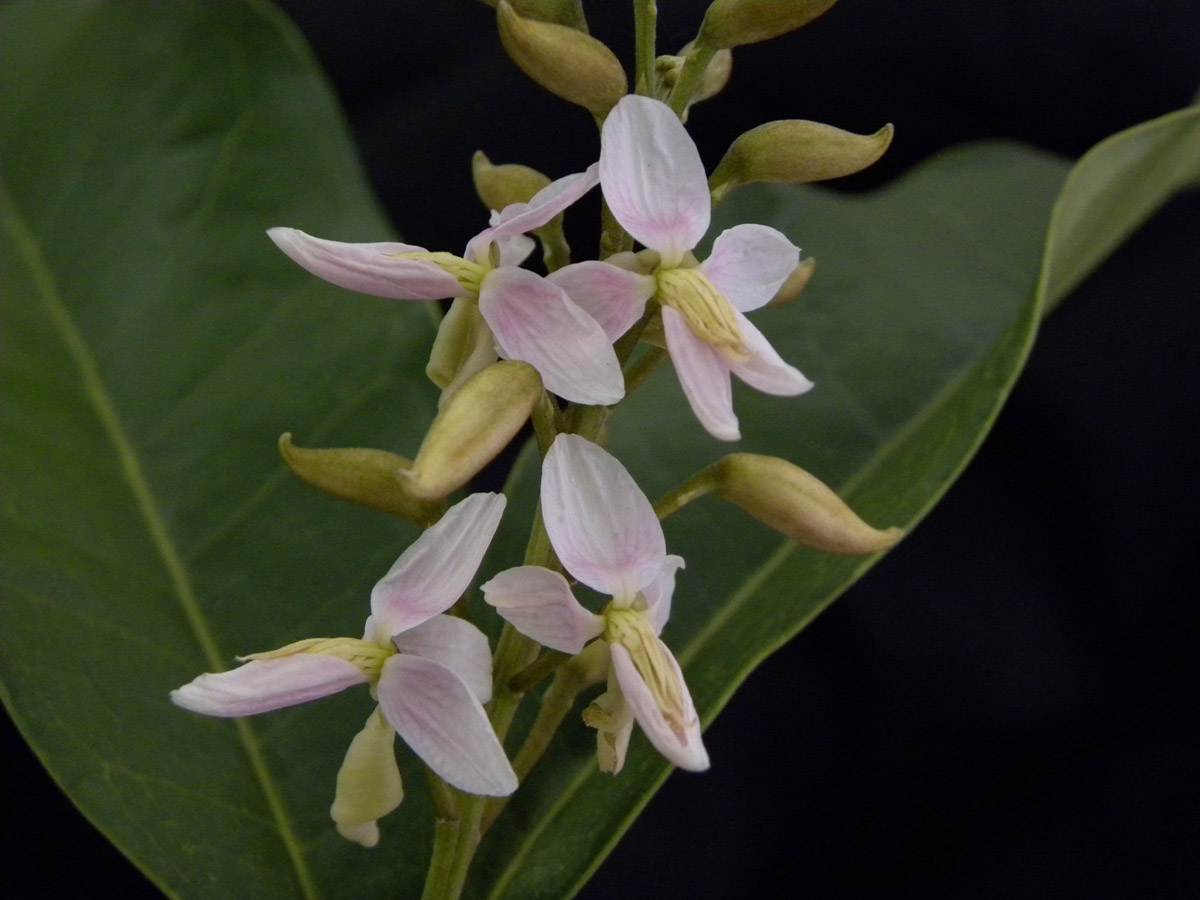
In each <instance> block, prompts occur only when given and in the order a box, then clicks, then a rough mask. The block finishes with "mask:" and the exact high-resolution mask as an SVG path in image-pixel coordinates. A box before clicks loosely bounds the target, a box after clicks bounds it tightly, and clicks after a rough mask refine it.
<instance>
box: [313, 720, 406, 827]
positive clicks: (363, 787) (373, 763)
mask: <svg viewBox="0 0 1200 900" xmlns="http://www.w3.org/2000/svg"><path fill="white" fill-rule="evenodd" d="M395 739H396V732H395V731H393V730H392V726H391V725H389V724H388V723H387V720H385V719H384V718H383V715H382V713H380V711H379V709H378V708H376V709H375V711H374V712H373V713H371V718H369V719H367V724H366V725H364V726H363V729H362V731H360V732H359V733H358V734H356V735H355V736H354V740H352V741H351V742H350V748H349V749H348V750H347V751H346V757H345V759H344V760H343V761H342V767H341V768H340V769H339V770H338V774H337V792H336V793H335V794H334V798H333V806H332V807H330V809H329V815H330V817H331V818H332V819H333V821H334V824H335V825H336V826H337V830H338V833H339V834H340V835H341V836H342V837H344V838H347V839H348V840H351V841H354V842H356V843H359V844H362V845H363V846H364V847H374V846H375V845H376V844H378V843H379V826H378V825H377V824H376V822H377V821H378V820H379V819H382V818H383V817H384V816H386V815H387V814H388V813H390V812H391V811H392V810H394V809H395V808H396V807H397V806H399V805H400V801H401V800H403V799H404V787H403V786H402V784H401V782H400V769H399V768H397V766H396V751H395V747H394V743H395Z"/></svg>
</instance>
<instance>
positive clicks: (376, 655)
mask: <svg viewBox="0 0 1200 900" xmlns="http://www.w3.org/2000/svg"><path fill="white" fill-rule="evenodd" d="M298 653H319V654H321V655H322V656H336V657H337V658H338V659H344V660H346V662H348V663H353V664H354V665H355V666H357V667H358V669H359V671H360V672H362V673H363V675H365V676H366V677H367V678H368V679H369V680H370V682H371V683H372V684H374V683H375V682H377V681H379V670H380V669H382V668H383V663H384V661H385V660H386V659H387V658H388V657H389V656H392V655H393V654H394V653H396V648H395V647H393V646H392V644H391V642H390V641H389V642H388V644H387V645H386V646H384V645H382V644H375V643H372V642H371V641H360V640H359V639H358V638H308V639H307V640H303V641H296V642H295V643H293V644H288V645H287V646H286V647H280V648H279V649H278V650H268V651H266V652H265V653H251V654H249V655H248V656H239V657H238V659H239V660H241V661H242V662H246V661H247V660H252V659H281V658H283V657H285V656H295V655H296V654H298Z"/></svg>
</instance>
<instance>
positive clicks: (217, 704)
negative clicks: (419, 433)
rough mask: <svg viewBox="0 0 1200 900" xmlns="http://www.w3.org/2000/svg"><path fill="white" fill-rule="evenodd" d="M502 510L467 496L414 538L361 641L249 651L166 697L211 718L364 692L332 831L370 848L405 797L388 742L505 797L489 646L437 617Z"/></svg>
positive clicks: (511, 779)
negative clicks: (368, 709) (354, 689)
mask: <svg viewBox="0 0 1200 900" xmlns="http://www.w3.org/2000/svg"><path fill="white" fill-rule="evenodd" d="M504 502H505V501H504V497H502V496H499V495H497V494H472V495H471V496H470V497H467V498H466V499H465V500H463V501H462V502H460V503H457V504H456V505H455V506H453V507H451V509H450V510H449V511H448V512H447V513H446V515H445V516H443V517H442V519H441V520H440V521H439V522H438V523H437V524H436V525H434V526H433V527H432V528H430V529H429V530H428V531H426V532H425V533H424V534H422V535H421V537H419V538H418V539H417V540H416V542H415V543H413V544H412V546H410V547H409V548H408V549H407V550H406V551H405V552H404V553H403V555H401V557H400V558H399V559H398V560H396V563H395V565H393V566H392V568H391V569H390V570H389V571H388V573H387V575H385V576H384V577H383V579H382V580H380V581H379V583H378V584H376V585H375V587H374V589H373V590H372V591H371V615H370V616H369V617H368V619H367V624H366V630H365V634H364V635H363V638H362V640H358V639H356V638H312V639H309V640H304V641H297V642H296V643H293V644H289V645H288V646H286V647H282V648H280V649H279V650H273V651H270V652H267V653H255V654H251V655H249V656H246V657H242V659H243V660H245V662H244V664H243V665H241V666H240V667H238V668H236V669H232V670H230V671H228V672H221V673H218V674H206V675H201V676H199V677H198V678H196V679H195V680H194V681H192V682H190V683H189V684H185V685H184V686H183V687H181V688H179V689H178V690H175V691H172V692H171V699H172V700H173V701H175V703H176V704H178V705H179V706H182V707H183V708H185V709H189V710H191V711H193V712H198V713H203V714H205V715H209V716H250V715H255V714H257V713H263V712H269V711H270V710H275V709H280V708H282V707H285V706H294V705H295V704H297V703H305V702H307V701H309V700H315V699H317V698H319V697H325V696H328V695H330V694H334V693H337V692H338V691H341V690H344V689H345V688H348V687H350V686H352V685H355V684H370V685H371V686H372V690H373V693H374V695H375V697H376V699H377V700H378V701H379V706H378V708H377V709H376V710H375V711H374V712H373V713H372V714H371V716H370V718H369V719H368V720H367V723H366V725H365V726H364V728H363V730H362V731H361V732H360V733H359V734H358V736H357V737H355V738H354V740H353V742H352V743H351V745H350V749H349V751H348V752H347V754H346V759H345V762H344V763H343V766H342V769H341V771H340V772H339V774H338V780H337V796H336V799H335V800H334V803H333V808H332V810H331V813H332V816H333V819H334V821H335V822H336V823H337V827H338V831H339V832H341V833H342V834H343V835H344V836H345V837H347V838H350V839H351V840H354V841H358V842H359V843H361V844H364V845H365V846H368V847H370V846H374V845H375V843H376V842H377V841H378V840H379V829H378V827H377V826H376V824H375V820H376V819H378V818H380V817H381V816H383V815H385V814H386V813H388V812H391V810H393V809H395V808H396V806H397V805H398V804H399V803H400V799H401V797H402V796H403V791H402V790H401V786H400V773H399V771H398V770H397V768H396V759H395V755H394V753H393V748H392V744H393V737H394V734H396V733H398V734H399V735H400V737H401V738H403V740H404V742H405V743H407V744H408V745H409V746H410V747H411V748H412V749H413V751H414V752H415V753H416V754H417V756H419V757H420V758H421V759H422V760H424V761H425V763H426V764H427V765H428V766H429V768H431V769H432V770H433V771H434V772H436V773H437V774H438V775H439V776H440V777H441V778H443V779H444V780H445V781H447V782H448V783H450V784H452V785H454V786H455V787H457V788H459V789H460V790H463V791H466V792H468V793H472V794H485V795H488V796H505V795H507V794H511V793H512V792H513V791H514V790H516V788H517V778H516V775H515V774H514V773H513V770H512V766H511V765H510V764H509V762H508V758H507V757H506V756H505V754H504V750H503V748H502V747H501V746H500V742H499V741H498V740H497V739H496V734H495V732H494V731H493V730H492V727H491V724H490V723H489V722H488V718H487V713H485V712H484V710H483V704H484V703H487V702H488V700H490V699H491V693H492V655H491V651H490V649H489V648H488V643H487V638H486V637H485V636H484V635H483V633H482V632H481V631H479V629H478V628H476V627H475V626H474V625H472V624H470V623H469V622H466V621H464V620H463V619H458V618H455V617H453V616H447V615H442V613H444V612H445V611H446V610H447V609H449V608H450V606H451V605H452V604H453V603H454V602H455V601H456V600H457V599H458V598H459V597H460V596H461V595H462V593H463V592H464V591H465V590H466V589H467V587H468V586H469V585H470V582H471V579H472V578H473V577H474V575H475V571H476V569H478V568H479V563H480V560H482V558H483V554H484V551H486V549H487V546H488V544H489V543H490V542H491V539H492V536H493V534H495V531H496V527H497V525H498V524H499V522H500V516H501V513H502V512H503V511H504Z"/></svg>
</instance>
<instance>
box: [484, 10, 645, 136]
mask: <svg viewBox="0 0 1200 900" xmlns="http://www.w3.org/2000/svg"><path fill="white" fill-rule="evenodd" d="M496 19H497V22H498V24H499V29H500V41H501V43H502V44H504V49H505V50H506V51H507V52H508V55H509V56H510V57H512V59H513V62H515V63H516V64H517V65H518V66H520V67H521V70H522V71H523V72H524V73H525V74H526V75H528V76H529V77H530V78H532V79H533V80H534V81H536V82H537V83H538V84H540V85H541V86H542V87H544V88H545V89H546V90H548V91H549V92H550V93H552V94H555V95H556V96H559V97H562V98H563V99H564V100H567V101H569V102H571V103H575V104H578V105H579V106H582V107H584V108H585V109H587V110H588V111H590V112H591V113H592V114H593V115H595V116H599V117H601V118H603V117H604V116H606V115H607V114H608V111H609V110H610V109H612V108H613V106H614V105H615V104H616V102H617V101H618V100H620V99H621V98H622V97H624V96H625V94H626V93H627V83H626V80H625V70H624V69H623V68H622V67H621V63H620V61H619V60H618V59H617V58H616V56H614V55H613V52H612V51H611V50H609V49H608V47H606V46H604V44H602V43H600V41H598V40H596V39H595V38H594V37H591V36H590V35H588V34H585V33H584V32H582V31H577V30H575V29H574V28H568V27H566V26H565V25H556V24H553V23H551V22H539V21H538V20H536V19H529V18H524V17H523V16H521V15H519V14H518V13H517V12H516V11H515V10H514V9H513V8H512V5H511V4H510V3H508V2H507V0H500V3H499V5H497V7H496Z"/></svg>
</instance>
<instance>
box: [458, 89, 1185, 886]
mask: <svg viewBox="0 0 1200 900" xmlns="http://www.w3.org/2000/svg"><path fill="white" fill-rule="evenodd" d="M1197 173H1200V107H1192V108H1190V109H1188V110H1184V111H1181V112H1179V113H1175V114H1173V115H1170V116H1166V117H1164V118H1161V119H1157V120H1155V121H1153V122H1149V123H1146V124H1144V125H1141V126H1138V127H1136V128H1133V129H1130V130H1128V131H1126V132H1122V133H1121V134H1119V135H1116V136H1114V137H1112V138H1110V139H1109V140H1107V141H1105V142H1103V143H1102V144H1100V145H1099V146H1097V147H1096V148H1094V149H1093V150H1092V151H1091V152H1090V153H1089V154H1087V155H1086V156H1085V157H1084V158H1083V159H1082V160H1080V162H1079V163H1078V164H1077V165H1076V166H1075V167H1074V168H1069V166H1068V164H1067V163H1066V162H1064V161H1061V160H1059V159H1057V158H1054V157H1051V156H1048V155H1046V154H1043V153H1039V152H1036V151H1033V150H1030V149H1028V148H1022V147H1018V146H1013V145H1003V144H983V145H977V146H973V147H967V148H964V149H957V150H953V151H950V152H948V153H945V154H943V155H941V156H939V157H937V158H935V159H934V160H932V161H930V162H928V163H926V164H925V165H923V166H921V167H920V168H918V169H917V170H915V171H914V172H912V173H910V174H909V175H908V176H907V177H905V178H903V179H901V180H900V181H898V182H897V183H895V184H893V185H892V186H890V187H888V188H887V189H885V190H883V191H880V192H877V193H875V194H872V195H868V196H841V195H837V194H834V193H831V192H828V191H825V190H821V189H818V188H807V189H800V188H780V187H774V188H770V187H768V188H758V189H749V190H746V191H745V192H744V193H740V194H735V195H734V196H733V198H732V199H731V200H730V201H728V202H727V204H726V205H725V206H724V207H723V208H722V209H721V210H720V218H721V221H720V222H719V223H718V228H715V229H714V232H715V231H717V230H719V228H723V227H728V226H729V225H731V224H734V223H736V222H742V221H750V222H761V223H765V224H769V225H773V226H775V227H777V228H779V229H780V230H782V231H784V232H785V233H786V234H788V235H789V236H790V237H791V238H792V239H793V240H794V241H796V242H797V243H799V244H800V245H801V246H802V247H804V249H805V251H806V252H808V253H811V254H812V255H814V256H815V257H816V258H817V260H818V274H817V276H816V279H815V280H814V281H813V283H812V285H811V286H810V288H809V289H808V291H806V292H805V294H804V295H803V296H802V298H801V300H800V301H799V302H798V304H797V305H796V306H795V307H788V308H782V309H769V310H766V311H764V312H763V313H761V314H759V315H757V316H756V319H757V323H758V324H759V327H760V328H762V330H763V331H764V333H765V334H767V335H768V336H769V337H770V339H771V340H772V342H773V343H774V345H775V347H776V348H777V349H778V350H779V351H780V353H781V355H782V356H783V357H784V358H785V359H787V360H789V361H792V362H794V363H796V364H797V365H798V366H799V367H800V368H801V369H802V370H803V371H804V372H805V374H806V375H808V376H809V377H810V378H812V379H813V380H814V381H815V382H816V388H815V389H814V390H813V391H812V393H811V394H809V395H806V396H804V397H800V398H795V399H790V400H787V399H780V398H774V397H766V396H763V395H761V394H757V393H755V392H754V391H751V390H735V408H736V409H737V410H738V412H739V414H740V416H741V419H742V426H743V427H742V432H743V437H744V440H743V442H742V446H744V447H745V448H746V449H749V450H752V451H754V452H761V453H768V454H772V455H776V456H781V457H784V458H786V459H789V460H791V461H793V462H796V463H798V464H800V465H801V466H803V467H805V468H807V469H809V470H810V471H812V472H813V473H814V474H816V475H818V476H819V477H821V478H822V479H823V480H825V481H826V482H827V483H828V484H830V485H832V486H834V487H835V488H836V489H837V490H838V491H839V493H840V494H842V496H843V497H845V498H846V499H847V500H848V501H849V502H850V504H851V505H852V506H853V507H854V508H855V509H856V510H858V511H859V512H860V513H861V514H862V515H863V516H864V518H866V519H867V521H869V522H871V523H872V524H875V525H877V526H890V525H899V526H903V527H907V528H911V527H912V526H913V525H915V524H916V522H917V521H918V520H919V519H920V518H921V516H922V515H924V513H925V512H926V511H927V510H928V509H929V508H930V507H931V506H932V504H933V503H934V502H935V501H936V500H937V499H938V498H939V497H940V496H941V494H942V493H943V492H944V491H945V490H946V489H947V488H948V487H949V485H950V483H951V482H952V481H953V480H954V478H955V477H956V476H957V475H958V473H959V472H960V471H961V470H962V468H963V467H964V466H965V465H966V463H967V461H968V460H969V459H970V457H971V456H972V454H973V453H974V451H975V449H976V448H977V447H978V446H979V444H980V442H981V441H982V439H983V437H984V435H985V434H986V432H987V430H988V428H989V427H990V425H991V423H992V421H993V420H994V418H995V416H996V414H997V412H998V410H999V408H1000V406H1001V404H1002V403H1003V401H1004V399H1005V397H1006V396H1007V394H1008V391H1009V390H1010V388H1011V386H1012V384H1013V382H1014V380H1015V379H1016V377H1017V374H1018V372H1019V371H1020V368H1021V365H1022V363H1023V362H1024V359H1025V356H1026V354H1027V352H1028V350H1029V347H1030V344H1031V342H1032V339H1033V335H1034V332H1035V329H1036V325H1037V322H1038V319H1039V316H1040V312H1041V309H1042V306H1043V304H1048V303H1052V302H1056V301H1057V300H1059V299H1061V296H1062V295H1063V293H1065V292H1066V291H1067V290H1069V289H1070V288H1071V287H1072V286H1074V285H1075V284H1077V283H1078V281H1079V280H1080V279H1081V278H1082V277H1084V276H1085V275H1086V274H1087V272H1089V271H1090V270H1091V269H1092V268H1093V267H1095V266H1096V265H1097V264H1098V263H1099V262H1100V261H1101V260H1102V259H1103V257H1104V256H1105V255H1106V254H1107V253H1109V252H1111V250H1112V249H1113V248H1114V247H1115V246H1116V245H1117V243H1118V242H1119V241H1120V240H1121V239H1123V238H1124V237H1125V236H1126V235H1128V234H1129V233H1130V232H1131V231H1132V230H1133V229H1134V228H1135V227H1136V226H1137V225H1138V224H1140V222H1142V221H1143V220H1144V219H1145V218H1146V217H1147V216H1148V215H1149V214H1150V213H1151V212H1152V211H1153V210H1154V209H1155V208H1156V207H1157V206H1158V205H1159V204H1161V203H1162V202H1163V201H1164V200H1165V199H1166V198H1167V197H1168V196H1169V195H1170V194H1171V193H1173V192H1175V191H1177V190H1179V189H1180V188H1181V187H1183V186H1184V185H1186V184H1187V183H1188V181H1189V180H1190V179H1194V178H1195V176H1196V174H1197ZM1056 198H1057V199H1056ZM1048 222H1049V223H1050V227H1049V230H1047V223H1048ZM611 431H612V449H613V451H614V452H615V453H616V455H617V456H618V457H619V458H620V459H621V460H622V461H624V462H625V463H626V464H627V465H628V467H629V469H630V470H631V471H632V472H633V474H634V476H635V478H637V480H638V482H639V484H641V485H642V486H643V487H644V488H645V489H646V490H647V492H648V493H650V494H651V496H655V495H659V494H663V493H665V492H667V491H668V490H670V489H671V488H672V487H673V486H674V485H675V484H677V483H678V482H679V481H680V480H681V476H684V475H687V474H690V473H691V472H694V471H698V470H700V469H701V468H703V467H705V466H706V465H708V464H709V463H711V462H713V461H714V460H715V459H717V458H719V457H720V456H721V455H722V454H723V453H724V452H729V451H728V450H727V449H725V448H722V447H719V446H717V445H716V442H714V441H713V440H711V439H710V438H708V437H707V436H706V435H705V433H704V432H703V431H702V430H701V429H700V427H699V426H698V425H697V424H696V423H695V422H694V421H693V419H692V416H691V413H690V412H689V411H688V409H687V405H686V403H685V402H684V400H683V397H682V395H681V393H680V391H679V389H678V386H677V384H676V382H675V378H674V375H673V374H671V373H669V372H661V373H659V374H657V375H656V376H655V378H654V379H652V381H651V382H650V383H649V384H648V385H647V387H645V388H644V389H643V390H642V392H640V393H638V394H636V395H635V396H634V397H633V398H632V399H631V400H629V402H628V403H627V405H626V406H624V407H622V409H621V411H620V412H619V413H618V415H617V416H616V417H615V419H614V420H613V423H612V426H611ZM665 527H666V531H667V543H668V547H669V549H670V550H671V552H674V553H679V554H681V555H682V556H683V557H684V558H685V559H686V560H687V561H688V564H689V565H688V568H687V569H686V570H685V571H683V572H681V573H680V576H679V579H678V583H677V590H676V595H675V602H674V604H673V608H672V619H671V622H670V623H669V624H668V626H667V629H666V631H665V632H664V634H663V638H664V640H666V641H667V643H668V644H669V645H670V646H671V647H672V648H673V649H674V651H675V652H676V654H677V656H678V657H679V660H680V662H681V663H682V664H683V667H684V671H685V675H686V678H687V681H688V684H689V686H690V688H691V691H692V695H693V698H694V700H695V702H696V706H697V708H698V710H700V712H701V715H702V717H703V718H704V720H705V722H709V721H711V720H712V719H713V718H714V717H715V716H716V714H717V713H718V712H719V711H720V709H721V708H722V706H723V705H724V704H725V702H726V701H727V700H728V699H729V697H730V696H731V694H732V693H733V691H734V690H735V689H736V688H737V686H738V685H739V684H740V683H741V682H742V681H743V680H744V679H745V678H746V676H747V675H748V674H749V673H750V671H751V670H752V669H753V668H754V667H755V666H756V665H757V664H758V663H759V662H761V661H762V660H763V659H764V658H765V657H766V656H767V655H769V654H770V653H771V652H772V651H774V650H776V649H778V648H779V647H780V646H781V645H782V644H783V643H785V642H786V641H787V640H789V639H790V638H791V637H793V636H794V635H795V634H796V633H797V632H798V631H799V630H800V629H802V628H803V627H804V626H805V625H807V624H808V623H809V622H811V621H812V619H813V618H814V617H815V616H816V615H817V614H818V613H819V612H820V611H821V610H822V609H824V608H825V607H826V606H827V605H828V604H829V603H831V602H832V601H833V600H834V599H835V598H836V597H837V596H838V595H839V594H840V593H841V592H842V591H844V590H845V589H846V588H847V587H848V586H849V585H850V584H851V583H852V582H853V581H854V580H855V579H857V578H858V577H859V576H860V575H861V574H862V573H863V572H864V571H865V570H866V569H867V568H868V567H869V566H870V565H871V563H872V562H873V561H874V560H871V559H868V560H861V559H853V558H850V559H847V558H840V557H833V556H830V555H827V554H821V553H818V552H815V551H810V550H807V549H804V548H800V547H798V546H796V545H794V544H791V543H788V542H781V541H780V540H779V539H778V536H776V535H774V533H773V532H770V531H768V530H767V529H766V528H765V527H762V526H759V525H757V523H755V522H753V521H752V520H750V519H748V518H747V517H746V516H745V514H743V513H741V512H740V511H739V510H737V509H735V508H733V507H731V506H728V505H725V504H722V503H721V502H720V501H718V500H716V499H707V500H703V501H701V502H699V503H697V504H695V505H693V506H689V507H688V508H686V509H684V510H683V511H681V512H679V513H677V514H676V515H675V516H674V517H672V518H671V519H669V520H668V521H667V522H666V523H665ZM749 752H750V751H748V752H747V754H748V755H747V758H746V759H743V760H720V759H718V760H713V764H714V765H718V766H719V765H744V764H747V763H748V762H749V759H750V756H749ZM670 771H671V769H670V766H669V765H668V764H667V763H666V762H665V761H664V760H663V759H662V758H661V757H659V756H658V755H657V754H656V753H655V752H654V751H653V750H652V749H651V748H650V746H649V744H648V743H647V742H646V741H645V740H644V739H643V738H640V737H635V739H634V741H633V743H632V744H631V746H630V751H629V756H628V759H627V762H626V767H625V770H624V771H623V772H622V773H621V774H620V776H619V777H617V778H613V777H611V776H607V775H603V774H600V773H599V772H598V771H597V770H596V765H595V761H594V745H593V738H592V732H590V730H588V729H586V728H583V727H582V726H581V725H580V724H579V722H578V720H576V721H575V723H574V724H571V722H570V720H568V725H567V727H566V728H564V729H563V732H562V733H560V735H559V736H558V738H557V739H556V741H555V743H554V745H553V746H552V748H551V750H550V751H549V753H548V754H547V757H546V758H545V759H544V760H543V761H542V764H541V765H540V766H539V767H538V769H536V770H535V772H534V774H533V776H532V777H531V779H530V781H529V782H528V783H527V784H526V785H525V786H523V787H522V788H521V790H520V791H519V792H518V794H517V795H516V796H515V798H514V800H513V801H512V802H511V804H510V808H509V810H508V811H507V812H506V815H511V816H512V817H513V818H514V819H515V820H516V822H518V823H521V824H522V825H524V823H533V826H532V828H531V829H525V830H521V829H518V828H514V829H513V830H511V831H509V830H505V829H504V824H505V823H504V819H503V818H501V819H500V820H499V821H498V823H497V825H496V832H495V833H494V834H493V835H491V836H489V838H488V839H487V840H486V841H485V843H484V845H483V849H482V850H481V855H480V858H479V860H478V861H477V862H478V865H477V868H476V870H475V872H474V875H473V879H472V882H471V886H470V893H469V896H471V897H475V898H484V897H486V898H489V900H498V898H511V900H517V898H520V900H539V898H546V900H550V898H556V900H557V898H565V897H569V896H571V895H572V894H573V893H574V892H575V891H576V890H578V888H579V887H580V886H581V885H582V884H583V882H584V881H585V880H586V879H587V877H588V876H589V875H590V874H591V872H592V871H594V869H595V867H596V866H598V865H599V864H600V862H601V861H602V860H603V858H604V856H605V855H606V854H607V853H608V851H609V850H610V849H611V848H612V846H613V845H614V844H615V843H616V841H617V840H618V839H619V838H620V836H621V834H622V833H623V831H624V830H625V829H626V828H627V827H628V826H629V824H630V823H631V821H632V820H633V818H634V817H635V816H636V815H637V813H638V811H639V810H640V809H641V808H642V807H643V806H644V805H645V803H646V802H647V801H648V799H649V797H650V796H651V795H652V794H653V792H654V791H655V790H656V789H657V787H658V786H659V785H660V784H661V783H662V781H663V780H664V779H665V778H666V776H667V775H668V774H669V773H670ZM679 777H689V776H686V775H681V776H679ZM691 777H694V776H691Z"/></svg>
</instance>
